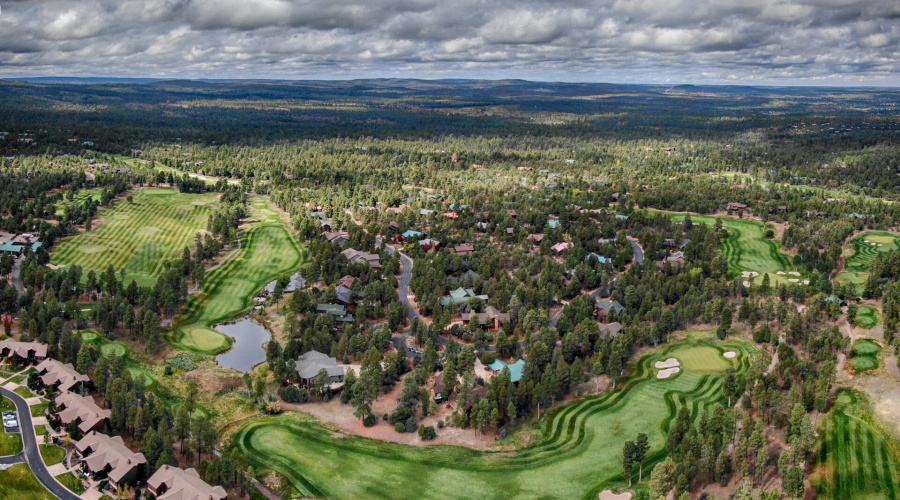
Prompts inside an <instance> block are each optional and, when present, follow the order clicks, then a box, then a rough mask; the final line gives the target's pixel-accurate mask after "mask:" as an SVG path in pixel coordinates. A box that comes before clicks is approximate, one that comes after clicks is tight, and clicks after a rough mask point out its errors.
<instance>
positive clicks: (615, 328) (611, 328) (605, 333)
mask: <svg viewBox="0 0 900 500" xmlns="http://www.w3.org/2000/svg"><path fill="white" fill-rule="evenodd" d="M598 326H599V327H600V337H601V338H610V337H615V336H616V335H618V333H619V332H621V331H622V328H623V327H622V323H619V322H618V321H613V322H612V323H600V324H599V325H598Z"/></svg>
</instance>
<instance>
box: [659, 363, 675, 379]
mask: <svg viewBox="0 0 900 500" xmlns="http://www.w3.org/2000/svg"><path fill="white" fill-rule="evenodd" d="M680 371H681V368H678V367H677V366H676V367H675V368H666V369H665V370H660V371H659V373H657V374H656V378H658V379H664V378H669V377H671V376H672V375H675V374H676V373H678V372H680Z"/></svg>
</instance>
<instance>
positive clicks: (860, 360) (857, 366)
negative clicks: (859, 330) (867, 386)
mask: <svg viewBox="0 0 900 500" xmlns="http://www.w3.org/2000/svg"><path fill="white" fill-rule="evenodd" d="M879 352H881V346H879V345H878V344H876V343H875V342H874V341H872V340H869V339H859V340H857V341H856V343H855V344H853V349H852V350H851V351H850V366H852V367H853V369H854V370H856V371H858V372H864V371H869V370H874V369H876V368H878V353H879Z"/></svg>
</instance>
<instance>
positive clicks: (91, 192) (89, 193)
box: [56, 188, 103, 217]
mask: <svg viewBox="0 0 900 500" xmlns="http://www.w3.org/2000/svg"><path fill="white" fill-rule="evenodd" d="M102 192H103V188H90V189H82V190H81V191H78V192H77V193H76V194H75V199H74V200H73V201H69V200H68V199H63V201H61V202H59V203H57V204H56V216H57V217H62V215H63V214H64V213H65V209H66V207H67V206H69V205H73V204H74V205H75V206H79V205H83V204H84V202H85V201H86V200H87V199H88V198H92V199H93V200H94V201H100V195H101V193H102Z"/></svg>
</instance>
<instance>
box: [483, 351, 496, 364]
mask: <svg viewBox="0 0 900 500" xmlns="http://www.w3.org/2000/svg"><path fill="white" fill-rule="evenodd" d="M496 360H497V355H496V354H494V353H492V352H485V353H484V354H482V355H481V363H482V364H485V365H489V364H491V363H493V362H494V361H496Z"/></svg>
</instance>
